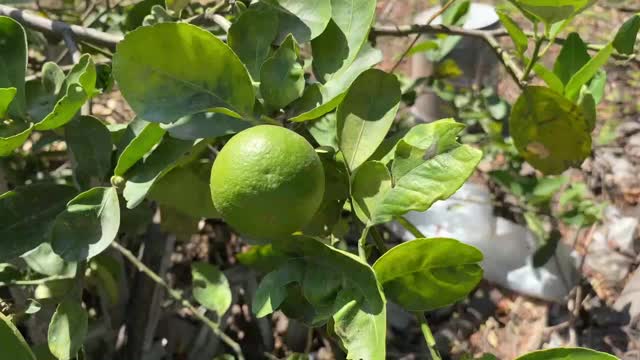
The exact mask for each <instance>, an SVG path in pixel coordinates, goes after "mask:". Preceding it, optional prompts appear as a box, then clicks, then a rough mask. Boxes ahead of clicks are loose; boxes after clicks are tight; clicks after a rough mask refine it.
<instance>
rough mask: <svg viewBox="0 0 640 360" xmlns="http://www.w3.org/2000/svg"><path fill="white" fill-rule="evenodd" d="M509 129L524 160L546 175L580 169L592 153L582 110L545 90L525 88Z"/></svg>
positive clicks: (533, 87)
mask: <svg viewBox="0 0 640 360" xmlns="http://www.w3.org/2000/svg"><path fill="white" fill-rule="evenodd" d="M509 129H510V130H511V136H512V138H513V142H514V144H515V146H516V148H517V149H518V151H519V152H520V154H521V155H522V156H523V157H524V159H525V160H526V161H527V162H529V163H530V164H531V165H532V166H533V167H535V168H536V169H538V170H540V171H542V172H543V173H545V174H547V175H554V174H559V173H561V172H563V171H564V170H566V169H568V168H569V167H572V166H579V165H580V164H581V163H582V162H583V161H584V159H586V158H587V156H589V154H590V153H591V135H590V133H589V123H588V121H587V120H586V119H585V117H584V115H583V113H582V110H581V109H580V108H578V107H577V106H576V105H575V104H573V103H572V102H571V101H569V100H567V99H565V98H564V97H562V96H560V94H558V93H556V92H554V91H553V90H551V89H548V88H545V87H540V86H529V87H527V88H525V89H524V91H523V92H522V94H521V95H520V97H519V98H518V100H517V101H516V103H515V105H514V106H513V110H512V112H511V118H510V119H509Z"/></svg>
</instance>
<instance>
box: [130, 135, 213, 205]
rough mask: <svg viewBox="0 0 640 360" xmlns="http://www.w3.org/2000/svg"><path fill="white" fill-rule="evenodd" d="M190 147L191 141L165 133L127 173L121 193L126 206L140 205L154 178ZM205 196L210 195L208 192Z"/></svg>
mask: <svg viewBox="0 0 640 360" xmlns="http://www.w3.org/2000/svg"><path fill="white" fill-rule="evenodd" d="M192 147H193V141H185V140H177V139H173V138H171V137H169V136H167V135H165V137H164V138H163V139H162V142H161V143H160V145H158V147H156V148H155V150H153V152H152V153H151V154H150V155H149V156H148V157H147V158H146V159H144V161H143V162H139V163H138V164H136V166H135V167H133V168H132V169H131V170H130V171H129V172H128V173H127V175H128V179H127V182H126V185H125V188H124V191H123V193H122V195H123V196H124V198H125V199H126V200H127V207H128V208H129V209H133V208H134V207H136V206H138V205H140V203H141V202H142V201H143V200H144V198H145V197H146V196H147V194H148V193H149V190H151V187H152V186H153V184H154V183H155V182H156V180H158V179H159V178H161V177H162V176H163V175H165V174H166V173H168V172H169V171H171V169H173V168H174V167H175V166H176V163H177V162H178V160H180V159H181V158H182V157H183V156H185V155H186V154H187V153H189V151H190V150H191V149H192ZM207 197H210V196H209V192H207Z"/></svg>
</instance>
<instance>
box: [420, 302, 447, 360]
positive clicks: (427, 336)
mask: <svg viewBox="0 0 640 360" xmlns="http://www.w3.org/2000/svg"><path fill="white" fill-rule="evenodd" d="M415 315H416V317H417V318H418V321H419V322H420V330H422V335H423V336H424V341H425V342H426V343H427V347H428V348H429V353H430V354H431V360H442V356H440V353H439V352H438V348H437V347H436V339H435V338H434V337H433V333H432V332H431V328H430V327H429V323H427V317H426V316H425V315H424V312H422V311H420V312H417V313H415Z"/></svg>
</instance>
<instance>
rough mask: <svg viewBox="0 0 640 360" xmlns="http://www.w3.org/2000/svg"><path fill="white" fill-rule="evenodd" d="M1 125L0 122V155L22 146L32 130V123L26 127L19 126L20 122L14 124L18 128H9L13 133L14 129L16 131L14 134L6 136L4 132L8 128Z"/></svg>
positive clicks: (5, 154)
mask: <svg viewBox="0 0 640 360" xmlns="http://www.w3.org/2000/svg"><path fill="white" fill-rule="evenodd" d="M1 125H2V124H0V157H4V156H8V155H10V154H11V153H12V152H13V150H15V149H17V148H19V147H20V146H22V144H24V142H25V141H27V139H28V138H29V135H31V132H32V131H33V124H32V125H31V126H29V127H26V128H25V127H24V126H23V127H21V125H22V124H15V126H17V127H18V129H11V131H10V132H11V133H14V132H15V131H16V130H17V131H18V132H17V133H15V134H14V135H9V136H6V135H5V134H4V132H5V130H9V129H3V127H2V126H1ZM7 135H8V134H7Z"/></svg>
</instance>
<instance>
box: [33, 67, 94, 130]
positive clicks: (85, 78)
mask: <svg viewBox="0 0 640 360" xmlns="http://www.w3.org/2000/svg"><path fill="white" fill-rule="evenodd" d="M54 71H55V70H54ZM53 76H56V77H57V75H56V74H55V73H54V74H53ZM56 80H57V79H54V80H53V81H52V82H54V81H56ZM43 84H44V79H43ZM95 86H96V66H95V64H94V63H93V60H92V59H91V56H90V55H88V54H85V55H83V56H82V57H81V58H80V60H79V61H78V63H77V64H75V65H74V66H73V68H72V69H71V71H70V72H69V74H68V75H67V78H66V79H65V82H64V84H63V85H62V87H63V89H66V90H65V91H66V92H65V94H64V96H62V97H61V98H60V99H59V100H58V102H57V103H56V104H55V106H54V107H53V110H51V113H49V114H48V115H47V116H46V117H45V118H44V119H42V121H40V122H38V123H36V124H35V128H36V130H41V131H42V130H51V129H56V128H59V127H61V126H63V125H65V124H67V123H68V122H69V121H71V120H72V119H73V118H74V116H75V115H76V114H77V113H78V111H80V109H81V108H82V105H84V103H85V102H86V101H87V100H89V99H90V98H91V97H92V96H94V95H95V94H96V88H95Z"/></svg>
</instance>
